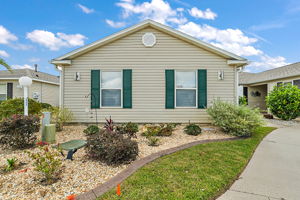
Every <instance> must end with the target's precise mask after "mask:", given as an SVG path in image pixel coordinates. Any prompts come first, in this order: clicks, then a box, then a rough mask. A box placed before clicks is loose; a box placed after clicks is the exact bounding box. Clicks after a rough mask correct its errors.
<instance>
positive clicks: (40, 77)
mask: <svg viewBox="0 0 300 200" xmlns="http://www.w3.org/2000/svg"><path fill="white" fill-rule="evenodd" d="M22 76H28V77H30V78H32V80H34V81H39V82H44V83H50V84H55V85H59V77H58V76H54V75H51V74H47V73H44V72H39V71H38V72H36V71H34V70H32V69H13V70H12V71H11V72H10V71H8V70H0V80H1V79H2V80H3V79H6V80H17V79H19V78H20V77H22Z"/></svg>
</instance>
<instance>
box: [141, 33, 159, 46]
mask: <svg viewBox="0 0 300 200" xmlns="http://www.w3.org/2000/svg"><path fill="white" fill-rule="evenodd" d="M142 42H143V44H144V45H145V46H146V47H153V46H154V45H155V43H156V37H155V35H154V34H153V33H145V34H144V35H143V38H142Z"/></svg>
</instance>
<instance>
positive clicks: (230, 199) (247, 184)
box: [218, 126, 300, 200]
mask: <svg viewBox="0 0 300 200" xmlns="http://www.w3.org/2000/svg"><path fill="white" fill-rule="evenodd" d="M275 199H281V200H283V199H287V200H300V126H294V127H286V128H279V129H277V130H275V131H273V132H272V133H271V134H269V135H268V136H267V137H266V138H265V139H264V140H263V141H262V142H261V144H260V145H259V146H258V148H257V150H256V151H255V153H254V156H253V158H252V159H251V161H250V162H249V164H248V166H247V167H246V169H245V171H244V172H243V173H242V174H241V176H240V177H239V179H238V180H237V181H236V182H235V183H234V184H233V185H232V186H231V188H230V189H229V190H228V191H227V192H226V193H224V194H223V195H222V196H221V197H219V198H218V200H275Z"/></svg>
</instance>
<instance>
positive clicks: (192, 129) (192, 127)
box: [184, 124, 202, 135]
mask: <svg viewBox="0 0 300 200" xmlns="http://www.w3.org/2000/svg"><path fill="white" fill-rule="evenodd" d="M201 131H202V130H201V128H200V126H198V125H197V124H188V125H187V126H186V127H185V128H184V132H185V133H186V134H188V135H199V134H200V133H201Z"/></svg>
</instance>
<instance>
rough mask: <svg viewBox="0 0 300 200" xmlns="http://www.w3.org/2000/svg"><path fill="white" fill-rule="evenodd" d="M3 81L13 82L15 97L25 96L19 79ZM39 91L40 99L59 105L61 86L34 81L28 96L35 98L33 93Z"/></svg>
mask: <svg viewBox="0 0 300 200" xmlns="http://www.w3.org/2000/svg"><path fill="white" fill-rule="evenodd" d="M1 83H4V84H6V83H13V98H22V97H23V96H24V91H23V88H20V87H18V85H19V81H18V80H0V84H1ZM34 92H38V94H39V96H40V97H39V99H38V101H40V102H43V103H49V104H51V105H54V106H58V105H59V86H58V85H54V84H49V83H42V82H38V81H33V82H32V85H31V86H30V87H29V91H28V97H29V98H33V93H34Z"/></svg>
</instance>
